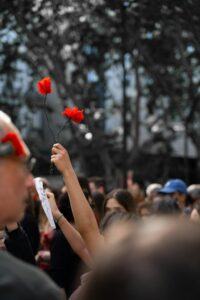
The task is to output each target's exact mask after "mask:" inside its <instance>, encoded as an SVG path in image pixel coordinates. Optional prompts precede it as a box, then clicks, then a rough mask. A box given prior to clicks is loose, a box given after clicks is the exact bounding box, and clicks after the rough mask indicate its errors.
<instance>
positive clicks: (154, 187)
mask: <svg viewBox="0 0 200 300" xmlns="http://www.w3.org/2000/svg"><path fill="white" fill-rule="evenodd" d="M161 188H162V185H161V184H159V183H151V184H149V185H148V187H147V188H146V195H147V200H148V201H153V199H154V198H155V197H156V196H157V195H158V192H159V190H161Z"/></svg>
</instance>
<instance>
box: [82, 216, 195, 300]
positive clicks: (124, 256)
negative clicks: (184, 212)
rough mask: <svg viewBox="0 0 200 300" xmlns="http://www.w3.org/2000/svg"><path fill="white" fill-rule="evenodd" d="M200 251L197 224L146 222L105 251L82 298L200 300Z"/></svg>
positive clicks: (84, 299) (99, 299) (103, 299)
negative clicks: (199, 298)
mask: <svg viewBox="0 0 200 300" xmlns="http://www.w3.org/2000/svg"><path fill="white" fill-rule="evenodd" d="M199 253H200V227H199V225H197V224H192V223H191V222H187V221H186V220H182V221H180V220H179V222H177V220H173V219H166V220H165V219H163V218H162V219H157V220H151V221H148V222H144V223H143V224H141V225H140V226H138V228H137V227H135V228H134V230H132V229H131V228H130V230H129V231H127V233H125V234H124V237H123V238H121V241H119V243H118V244H117V245H116V244H114V245H111V246H110V247H109V249H108V250H107V251H106V252H104V253H102V255H101V258H100V259H99V261H98V263H97V265H96V266H95V267H94V269H93V273H92V275H91V277H90V278H89V281H88V283H87V284H86V285H85V289H84V290H83V292H82V298H81V299H82V300H86V299H95V300H110V299H115V300H132V299H134V300H141V299H142V300H168V299H171V300H177V299H185V300H186V299H197V298H198V296H199V294H200V284H199V276H200V255H199Z"/></svg>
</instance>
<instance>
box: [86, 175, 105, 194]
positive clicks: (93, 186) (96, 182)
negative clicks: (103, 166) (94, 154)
mask: <svg viewBox="0 0 200 300" xmlns="http://www.w3.org/2000/svg"><path fill="white" fill-rule="evenodd" d="M89 185H90V190H91V192H92V193H95V192H99V193H102V194H105V192H106V187H105V180H104V179H103V178H102V177H90V178H89Z"/></svg>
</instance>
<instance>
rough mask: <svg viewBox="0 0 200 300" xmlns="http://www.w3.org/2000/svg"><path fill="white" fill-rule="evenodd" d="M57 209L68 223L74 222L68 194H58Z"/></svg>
mask: <svg viewBox="0 0 200 300" xmlns="http://www.w3.org/2000/svg"><path fill="white" fill-rule="evenodd" d="M58 208H59V210H60V212H61V213H62V214H63V215H64V217H65V218H66V219H67V221H69V222H74V216H73V213H72V210H71V206H70V201H69V196H68V193H63V194H60V196H59V198H58Z"/></svg>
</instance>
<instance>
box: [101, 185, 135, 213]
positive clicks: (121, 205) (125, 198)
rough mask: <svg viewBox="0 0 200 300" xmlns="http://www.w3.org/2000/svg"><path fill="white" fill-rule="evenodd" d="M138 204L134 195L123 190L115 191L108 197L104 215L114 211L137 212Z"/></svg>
mask: <svg viewBox="0 0 200 300" xmlns="http://www.w3.org/2000/svg"><path fill="white" fill-rule="evenodd" d="M135 208H136V203H135V201H134V198H133V196H132V194H131V193H130V192H129V191H127V190H123V189H115V190H113V191H111V192H110V193H109V194H107V195H106V198H105V202H104V213H106V212H112V211H118V212H119V211H121V212H135Z"/></svg>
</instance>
